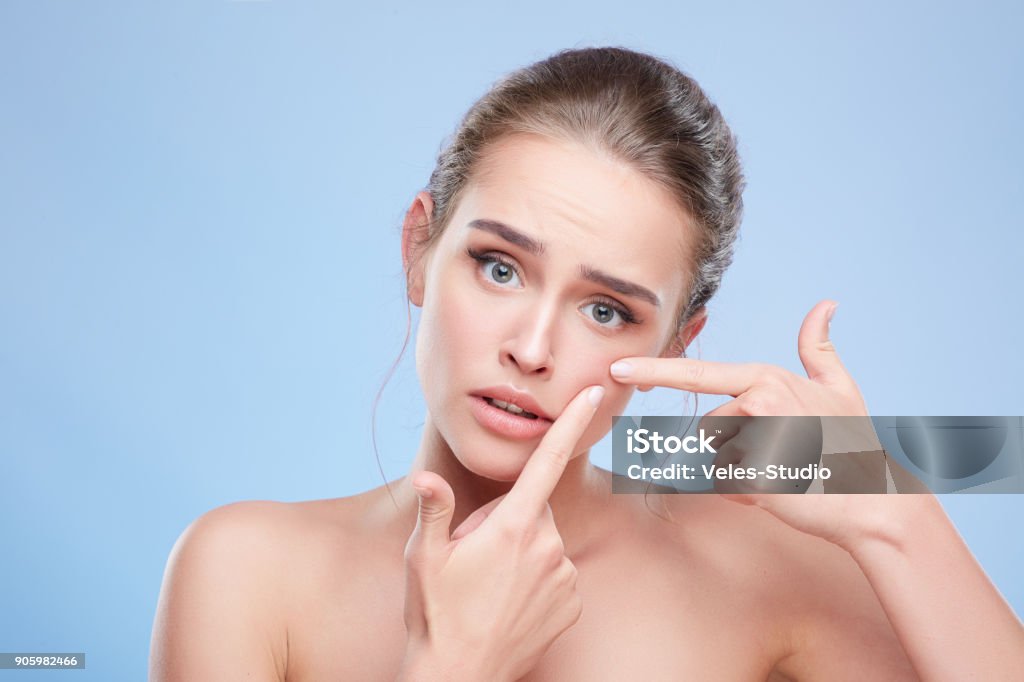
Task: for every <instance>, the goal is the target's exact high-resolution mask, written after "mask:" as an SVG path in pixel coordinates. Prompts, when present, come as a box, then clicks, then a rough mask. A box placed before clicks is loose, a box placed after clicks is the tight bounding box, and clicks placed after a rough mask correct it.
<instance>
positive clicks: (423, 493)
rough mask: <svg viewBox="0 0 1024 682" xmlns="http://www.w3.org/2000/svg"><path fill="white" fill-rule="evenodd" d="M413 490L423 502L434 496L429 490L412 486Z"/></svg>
mask: <svg viewBox="0 0 1024 682" xmlns="http://www.w3.org/2000/svg"><path fill="white" fill-rule="evenodd" d="M413 488H414V489H415V490H416V493H417V494H418V495H419V496H420V497H422V498H423V499H424V500H428V499H430V496H431V495H433V494H434V491H433V490H431V489H430V488H421V487H419V486H416V485H414V486H413Z"/></svg>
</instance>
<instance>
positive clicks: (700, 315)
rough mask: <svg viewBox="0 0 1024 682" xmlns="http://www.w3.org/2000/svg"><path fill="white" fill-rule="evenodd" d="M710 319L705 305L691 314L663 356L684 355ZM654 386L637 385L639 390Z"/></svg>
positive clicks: (675, 356)
mask: <svg viewBox="0 0 1024 682" xmlns="http://www.w3.org/2000/svg"><path fill="white" fill-rule="evenodd" d="M707 321H708V311H707V308H704V307H703V306H702V307H701V308H700V309H699V310H698V311H697V312H695V313H694V314H693V315H692V316H690V320H689V321H688V322H687V323H686V324H685V325H683V328H682V329H680V330H679V332H678V333H677V334H676V335H675V336H673V337H672V339H671V340H670V341H669V343H668V344H667V345H666V346H665V350H664V351H663V352H662V354H661V357H663V358H680V357H682V356H683V352H684V351H685V350H686V349H687V348H688V347H689V345H690V344H691V343H692V342H693V340H694V339H695V338H697V334H700V332H701V330H702V329H704V324H705V323H706V322H707ZM652 388H654V387H653V386H646V385H641V386H637V390H638V391H645V392H646V391H649V390H651V389H652Z"/></svg>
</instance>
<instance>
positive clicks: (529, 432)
mask: <svg viewBox="0 0 1024 682" xmlns="http://www.w3.org/2000/svg"><path fill="white" fill-rule="evenodd" d="M469 400H470V405H471V410H472V412H473V416H474V417H475V418H476V420H477V421H478V422H479V423H480V425H481V426H483V427H484V428H486V429H488V430H489V431H492V432H494V433H496V434H498V435H499V436H504V437H505V438H511V439H513V440H532V439H534V438H538V437H540V436H543V435H544V434H545V433H546V432H547V430H548V429H549V428H551V423H552V422H551V420H550V419H545V418H544V417H537V418H536V419H530V418H529V417H523V416H520V415H516V414H512V413H511V412H506V411H505V410H503V409H501V408H499V407H495V406H494V405H491V404H490V403H488V402H487V400H486V399H485V398H484V397H483V396H476V395H471V396H469Z"/></svg>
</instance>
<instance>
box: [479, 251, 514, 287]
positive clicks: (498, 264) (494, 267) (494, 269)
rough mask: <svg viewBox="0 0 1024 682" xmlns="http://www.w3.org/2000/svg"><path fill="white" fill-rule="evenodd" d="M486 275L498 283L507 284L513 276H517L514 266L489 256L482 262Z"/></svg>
mask: <svg viewBox="0 0 1024 682" xmlns="http://www.w3.org/2000/svg"><path fill="white" fill-rule="evenodd" d="M482 265H483V268H484V271H485V272H486V273H487V276H488V277H490V278H491V279H492V280H493V281H495V282H497V283H498V284H508V283H509V282H511V281H512V280H513V278H516V277H518V276H519V275H517V274H516V271H515V268H513V267H512V266H511V265H509V264H508V263H506V262H505V261H503V260H498V259H497V258H494V257H489V258H487V259H485V260H484V262H483V263H482Z"/></svg>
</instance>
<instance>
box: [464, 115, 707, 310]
mask: <svg viewBox="0 0 1024 682" xmlns="http://www.w3.org/2000/svg"><path fill="white" fill-rule="evenodd" d="M452 218H453V220H452V225H450V226H449V229H451V228H455V230H456V231H459V232H462V233H463V236H466V235H467V233H466V232H465V231H466V230H469V229H471V228H470V227H469V224H470V223H471V222H472V221H474V220H493V221H498V222H501V223H503V224H506V225H509V226H512V227H514V228H515V229H516V230H517V231H518V232H520V233H524V234H526V235H528V236H530V237H532V238H533V239H534V240H535V241H538V242H541V243H543V244H544V245H545V247H546V250H547V252H549V253H558V254H559V255H560V256H561V257H564V256H566V255H567V254H568V253H569V252H571V253H572V255H574V256H576V257H577V258H578V260H580V261H584V262H587V263H591V262H593V263H594V264H595V265H598V264H599V265H603V266H608V267H611V266H612V265H617V266H618V268H619V269H622V268H627V269H630V270H632V271H633V274H634V275H636V274H637V271H640V270H642V271H645V272H646V274H645V279H647V280H654V281H655V283H656V284H658V285H659V287H660V288H665V287H666V286H667V284H666V283H667V282H675V281H678V280H679V277H680V275H681V274H683V271H684V270H688V269H689V268H690V262H691V260H692V259H691V258H690V246H689V244H690V243H691V241H692V237H693V228H692V222H691V220H690V217H689V215H688V214H687V213H686V212H685V211H684V210H683V209H682V207H681V206H680V204H679V202H678V201H677V200H676V199H675V197H673V196H672V194H671V193H670V192H669V191H668V189H666V188H665V187H663V186H662V185H660V184H659V183H657V182H655V181H654V180H651V179H650V178H648V177H646V176H644V175H642V174H641V173H640V172H639V171H636V170H634V169H633V168H631V167H628V166H627V165H625V164H624V163H621V162H618V161H616V160H614V159H611V158H609V157H608V156H607V155H603V154H601V153H599V152H597V151H594V150H592V149H590V148H588V147H585V146H583V145H581V144H577V143H572V142H563V141H560V140H554V139H552V138H546V137H540V136H534V135H517V136H512V137H508V138H504V139H502V140H500V141H498V142H496V143H494V144H493V145H492V146H491V148H489V149H488V152H487V154H486V155H485V156H484V158H483V159H481V163H480V165H479V167H478V168H477V170H476V172H475V173H474V174H473V177H472V178H471V180H470V181H469V183H467V186H466V188H465V191H464V192H463V195H462V198H461V199H460V201H459V206H458V208H457V210H456V212H455V214H454V215H453V216H452ZM460 241H461V240H460ZM664 293H666V294H668V293H669V292H667V291H666V292H664Z"/></svg>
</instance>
